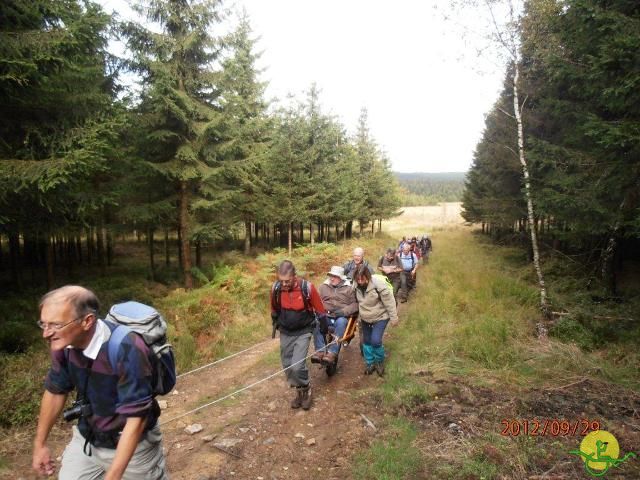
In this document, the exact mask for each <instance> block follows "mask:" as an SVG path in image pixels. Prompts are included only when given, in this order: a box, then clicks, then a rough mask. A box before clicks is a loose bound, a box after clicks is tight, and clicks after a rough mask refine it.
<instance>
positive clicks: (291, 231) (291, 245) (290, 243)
mask: <svg viewBox="0 0 640 480" xmlns="http://www.w3.org/2000/svg"><path fill="white" fill-rule="evenodd" d="M288 230H289V232H288V241H289V256H291V254H292V253H293V243H292V236H293V222H289V228H288Z"/></svg>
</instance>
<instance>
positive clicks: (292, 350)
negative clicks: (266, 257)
mask: <svg viewBox="0 0 640 480" xmlns="http://www.w3.org/2000/svg"><path fill="white" fill-rule="evenodd" d="M277 275H278V280H277V281H276V282H275V283H274V284H273V285H272V287H271V321H272V322H273V326H274V329H276V328H277V329H278V330H280V360H281V362H282V368H288V370H286V372H285V373H286V375H287V382H288V383H289V386H290V387H291V388H295V389H296V396H295V397H294V398H293V400H292V401H291V408H300V407H302V408H303V410H309V409H310V408H311V404H312V400H311V383H310V379H309V370H308V369H307V364H306V361H304V359H305V357H306V356H307V352H308V350H309V343H310V342H311V336H312V334H313V332H314V330H315V329H316V323H317V322H316V316H325V315H326V312H325V309H324V305H323V304H322V299H321V298H320V295H319V294H318V291H317V290H316V288H315V287H314V286H313V284H312V283H311V282H308V281H306V280H305V279H303V278H300V277H298V276H297V275H296V268H295V266H294V265H293V262H291V261H290V260H284V261H282V262H281V263H280V265H279V266H278V270H277ZM274 332H275V330H274ZM289 367H291V368H289Z"/></svg>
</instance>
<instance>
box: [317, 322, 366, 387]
mask: <svg viewBox="0 0 640 480" xmlns="http://www.w3.org/2000/svg"><path fill="white" fill-rule="evenodd" d="M327 320H328V321H327V328H326V332H322V330H321V331H320V332H321V333H322V334H323V335H324V341H325V345H328V344H330V343H332V342H334V341H337V342H338V343H340V344H341V345H342V346H343V347H348V346H349V344H350V343H351V340H353V338H354V337H355V336H356V331H357V330H358V314H357V313H355V314H354V315H351V316H350V317H349V318H348V319H347V327H346V328H345V330H344V335H343V336H342V338H336V335H335V326H334V324H335V318H332V317H327ZM338 358H339V356H338V357H336V360H335V362H332V363H329V364H327V363H322V366H321V368H324V369H325V371H326V372H327V376H329V377H332V376H334V375H335V373H336V371H337V370H338Z"/></svg>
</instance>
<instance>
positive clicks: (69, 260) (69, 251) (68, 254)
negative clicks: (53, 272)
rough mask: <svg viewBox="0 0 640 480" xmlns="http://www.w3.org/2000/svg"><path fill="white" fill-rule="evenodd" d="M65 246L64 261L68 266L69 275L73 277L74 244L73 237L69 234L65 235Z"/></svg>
mask: <svg viewBox="0 0 640 480" xmlns="http://www.w3.org/2000/svg"><path fill="white" fill-rule="evenodd" d="M64 247H65V248H64V250H65V259H64V262H65V265H66V266H67V276H68V277H71V275H72V274H73V244H72V243H71V237H70V236H69V235H65V236H64Z"/></svg>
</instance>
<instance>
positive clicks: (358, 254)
mask: <svg viewBox="0 0 640 480" xmlns="http://www.w3.org/2000/svg"><path fill="white" fill-rule="evenodd" d="M360 265H364V266H365V267H366V268H368V269H369V271H370V272H371V274H372V275H373V273H374V270H373V267H371V265H369V262H367V261H366V260H365V259H364V249H363V248H361V247H357V248H354V249H353V259H352V260H350V261H348V262H347V263H345V264H344V265H343V267H342V268H344V274H345V275H346V276H347V278H349V280H353V274H354V273H355V271H356V269H357V268H358V267H359V266H360Z"/></svg>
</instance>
